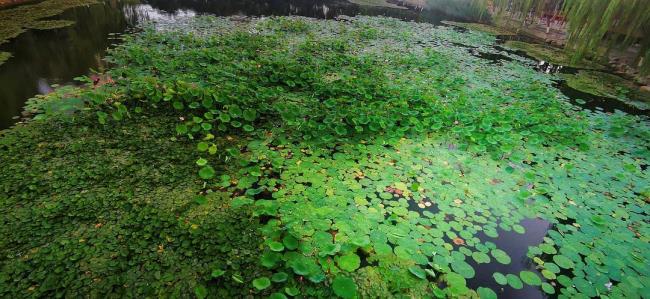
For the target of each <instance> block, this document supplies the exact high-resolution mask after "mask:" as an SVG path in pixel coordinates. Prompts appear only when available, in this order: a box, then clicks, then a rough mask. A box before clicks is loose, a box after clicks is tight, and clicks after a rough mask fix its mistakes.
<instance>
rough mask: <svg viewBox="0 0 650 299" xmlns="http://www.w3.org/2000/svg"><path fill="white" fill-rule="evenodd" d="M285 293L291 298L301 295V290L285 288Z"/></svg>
mask: <svg viewBox="0 0 650 299" xmlns="http://www.w3.org/2000/svg"><path fill="white" fill-rule="evenodd" d="M284 292H285V293H287V295H289V296H291V297H295V296H298V295H300V290H299V289H298V288H289V287H287V288H284Z"/></svg>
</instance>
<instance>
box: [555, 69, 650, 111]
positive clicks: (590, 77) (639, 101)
mask: <svg viewBox="0 0 650 299" xmlns="http://www.w3.org/2000/svg"><path fill="white" fill-rule="evenodd" d="M561 76H562V78H564V79H565V80H566V81H567V84H568V85H569V86H570V87H571V88H573V89H577V90H579V91H582V92H586V93H590V94H593V95H597V96H601V97H609V98H614V99H617V100H620V101H623V102H626V103H628V104H630V105H633V106H635V107H637V108H639V109H649V108H650V93H649V92H646V91H642V90H640V89H639V88H637V87H636V86H635V85H634V83H632V82H631V81H629V80H625V79H623V78H621V77H619V76H616V75H612V74H607V73H603V72H597V71H580V72H578V73H577V74H572V75H570V74H562V75H561Z"/></svg>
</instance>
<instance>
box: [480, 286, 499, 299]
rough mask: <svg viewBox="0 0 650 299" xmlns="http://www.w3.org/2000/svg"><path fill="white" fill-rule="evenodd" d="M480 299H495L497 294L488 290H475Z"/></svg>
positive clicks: (481, 288)
mask: <svg viewBox="0 0 650 299" xmlns="http://www.w3.org/2000/svg"><path fill="white" fill-rule="evenodd" d="M476 292H477V293H478V296H479V298H481V299H497V293H495V292H494V291H493V290H492V289H490V288H484V287H480V288H478V289H477V290H476Z"/></svg>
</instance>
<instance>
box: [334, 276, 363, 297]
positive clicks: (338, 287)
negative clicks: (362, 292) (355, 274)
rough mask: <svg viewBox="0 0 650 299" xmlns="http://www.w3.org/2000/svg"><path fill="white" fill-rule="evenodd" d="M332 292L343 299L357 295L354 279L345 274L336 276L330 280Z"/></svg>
mask: <svg viewBox="0 0 650 299" xmlns="http://www.w3.org/2000/svg"><path fill="white" fill-rule="evenodd" d="M332 289H333V290H334V294H336V295H337V296H339V297H341V298H344V299H352V298H355V297H356V296H357V285H356V284H355V283H354V280H352V278H349V277H345V276H337V277H336V278H334V280H333V281H332Z"/></svg>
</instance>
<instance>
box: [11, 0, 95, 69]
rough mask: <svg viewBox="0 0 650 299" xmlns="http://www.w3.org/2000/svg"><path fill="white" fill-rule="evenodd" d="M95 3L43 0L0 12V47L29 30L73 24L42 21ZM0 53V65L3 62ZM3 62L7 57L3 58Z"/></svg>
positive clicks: (93, 1)
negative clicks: (71, 9) (68, 10)
mask: <svg viewBox="0 0 650 299" xmlns="http://www.w3.org/2000/svg"><path fill="white" fill-rule="evenodd" d="M94 3H97V0H44V1H40V2H37V3H34V4H24V5H21V6H18V7H15V8H8V9H2V10H0V45H1V44H3V43H6V42H7V41H9V40H10V39H12V38H14V37H16V36H18V35H20V34H21V33H23V32H25V30H27V29H29V28H33V29H55V28H61V27H66V26H70V25H72V24H74V22H72V21H66V20H43V19H44V18H48V17H53V16H56V15H59V14H61V13H62V12H64V11H65V10H67V9H70V8H73V7H77V6H83V5H90V4H94ZM2 58H3V57H2V53H0V64H1V63H2V62H3V60H2ZM4 58H5V60H6V59H7V57H6V56H5V57H4Z"/></svg>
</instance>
